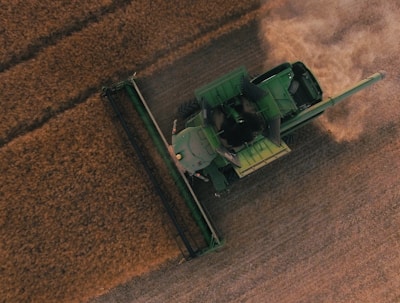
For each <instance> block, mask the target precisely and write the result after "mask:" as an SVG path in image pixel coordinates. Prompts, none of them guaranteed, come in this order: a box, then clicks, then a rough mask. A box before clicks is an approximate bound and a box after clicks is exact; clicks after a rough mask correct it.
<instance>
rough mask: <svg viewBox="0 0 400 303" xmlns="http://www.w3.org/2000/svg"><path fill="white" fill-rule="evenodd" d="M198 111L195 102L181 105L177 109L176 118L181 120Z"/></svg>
mask: <svg viewBox="0 0 400 303" xmlns="http://www.w3.org/2000/svg"><path fill="white" fill-rule="evenodd" d="M199 110H200V104H199V103H198V102H197V100H191V101H187V102H185V103H182V104H181V105H180V106H179V108H178V117H179V118H180V119H182V120H185V119H187V118H189V117H190V116H192V115H194V114H196V113H197V112H198V111H199Z"/></svg>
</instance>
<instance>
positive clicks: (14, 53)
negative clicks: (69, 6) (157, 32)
mask: <svg viewBox="0 0 400 303" xmlns="http://www.w3.org/2000/svg"><path fill="white" fill-rule="evenodd" d="M130 2H131V1H127V0H115V1H113V2H112V3H111V4H110V5H106V6H100V7H98V8H95V10H93V11H89V12H87V13H86V15H83V16H82V17H78V18H77V19H75V20H67V22H66V24H61V25H64V26H63V27H62V28H58V29H56V30H54V31H52V32H48V33H47V34H45V33H41V32H40V31H38V29H37V28H33V30H34V31H36V32H37V33H36V34H37V35H38V36H36V37H34V38H33V40H32V41H29V39H26V38H27V37H26V36H28V38H29V34H27V33H24V36H22V37H21V35H19V34H18V33H7V31H13V30H14V29H7V28H6V25H7V24H5V25H4V27H5V28H4V29H3V31H4V33H6V35H5V37H4V39H8V40H10V39H9V38H10V37H9V36H11V35H15V36H16V39H17V40H19V41H11V42H9V41H7V42H8V43H11V46H12V47H13V48H17V49H14V50H12V49H11V50H6V53H5V54H4V55H3V56H2V58H1V59H2V62H0V72H3V71H5V70H7V69H10V68H12V67H13V66H15V65H17V64H20V63H22V62H24V61H27V60H30V59H33V58H35V56H36V55H37V54H38V53H39V52H40V51H42V50H43V49H44V48H45V47H48V46H51V45H55V44H57V42H58V41H60V40H62V39H64V38H65V37H68V36H70V35H72V34H73V33H75V32H78V31H81V30H82V29H83V28H85V27H87V26H89V25H90V24H91V23H93V22H98V21H99V20H100V19H101V18H103V17H104V16H105V15H107V14H112V13H114V12H115V11H116V10H117V9H123V8H124V7H125V6H127V5H129V4H130ZM42 5H43V4H42ZM9 9H10V10H11V8H9ZM47 9H48V13H51V8H50V9H49V8H47ZM69 13H70V12H67V13H66V14H69ZM71 15H72V14H71ZM52 17H54V16H49V17H48V18H49V19H51V18H52ZM68 18H69V19H73V16H68ZM29 20H30V19H29ZM24 21H25V20H22V22H24ZM27 30H28V31H29V28H28V29H27ZM44 31H45V32H46V30H44ZM7 34H8V35H7ZM36 34H33V35H36ZM27 40H28V41H27ZM5 42H6V41H4V43H5Z"/></svg>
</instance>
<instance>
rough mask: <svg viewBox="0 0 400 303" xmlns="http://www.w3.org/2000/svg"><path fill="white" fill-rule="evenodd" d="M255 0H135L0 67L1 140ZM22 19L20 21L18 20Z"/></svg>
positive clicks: (249, 7)
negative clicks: (187, 0)
mask: <svg viewBox="0 0 400 303" xmlns="http://www.w3.org/2000/svg"><path fill="white" fill-rule="evenodd" d="M258 5H259V1H254V0H253V1H249V2H246V3H243V2H242V1H238V0H237V1H233V2H232V1H229V2H227V1H223V0H219V1H214V2H213V3H212V4H209V3H208V2H206V1H196V2H195V3H192V4H191V5H190V7H188V6H185V5H184V4H183V2H182V1H178V0H176V1H173V2H171V1H168V2H166V1H161V0H159V1H145V0H143V1H135V3H132V4H130V5H128V6H126V7H125V8H124V9H123V10H117V11H116V12H115V13H111V14H107V15H105V16H104V17H102V18H101V19H100V20H99V22H94V23H91V24H89V25H88V26H87V27H86V28H84V29H83V30H81V31H79V32H74V33H72V34H71V35H69V36H67V37H65V38H64V39H62V40H60V41H59V42H58V43H56V44H55V45H51V46H48V47H44V48H43V49H42V50H41V51H40V52H39V53H38V54H37V55H36V56H35V57H33V58H31V59H30V60H28V61H24V62H21V63H20V64H18V65H16V66H14V67H12V68H10V69H8V70H6V71H5V72H3V73H1V74H0V94H1V95H0V106H1V108H2V111H1V112H0V119H1V120H2V121H3V122H2V124H1V125H0V145H3V144H5V143H6V142H9V141H11V140H12V139H13V138H15V137H16V136H19V135H21V134H23V133H25V132H27V131H29V130H31V129H34V128H36V127H38V126H40V125H42V124H43V123H45V122H46V121H47V120H48V119H49V117H51V116H53V115H55V114H56V113H58V112H60V111H63V110H65V109H67V108H71V107H73V106H75V105H76V104H79V103H81V102H84V100H85V99H86V98H87V97H88V96H89V95H90V94H92V93H93V92H95V91H97V90H98V88H99V87H100V86H101V85H102V84H103V83H104V82H107V81H108V80H110V79H111V80H113V81H116V80H118V78H120V77H126V76H127V75H128V74H129V73H131V72H132V71H135V70H136V71H137V70H140V69H142V68H144V67H145V66H147V65H149V64H151V63H152V62H154V60H156V59H157V58H159V57H160V56H163V55H165V54H168V53H170V52H172V51H173V50H175V49H177V48H178V47H180V46H182V45H185V44H186V43H188V42H190V41H193V40H195V39H197V38H199V37H200V36H201V35H202V34H204V33H206V32H208V31H211V30H214V29H216V28H218V27H219V26H220V25H221V24H223V23H225V22H228V21H229V20H231V19H234V18H238V17H240V14H241V13H244V12H246V11H249V10H254V9H255V8H256V7H257V6H258ZM21 25H23V24H21Z"/></svg>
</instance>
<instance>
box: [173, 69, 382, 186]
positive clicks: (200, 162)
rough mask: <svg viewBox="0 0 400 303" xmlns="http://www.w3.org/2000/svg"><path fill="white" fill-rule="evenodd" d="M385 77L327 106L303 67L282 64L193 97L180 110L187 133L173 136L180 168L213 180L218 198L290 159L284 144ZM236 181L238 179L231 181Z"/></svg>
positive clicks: (235, 74) (227, 79) (238, 75)
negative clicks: (240, 181) (277, 162)
mask: <svg viewBox="0 0 400 303" xmlns="http://www.w3.org/2000/svg"><path fill="white" fill-rule="evenodd" d="M383 77H384V72H380V73H376V74H374V75H372V76H370V77H369V78H367V79H365V80H363V81H360V82H359V83H357V84H356V85H354V86H353V87H351V88H349V89H348V90H346V91H344V92H342V93H340V94H338V95H336V96H335V97H332V98H331V97H330V98H327V99H325V100H323V97H322V89H321V87H320V85H319V84H318V82H317V80H316V78H315V77H314V75H313V74H312V73H311V71H310V70H309V69H308V68H307V67H306V66H305V65H304V64H303V63H302V62H295V63H293V64H290V63H284V64H281V65H279V66H277V67H275V68H273V69H272V70H270V71H268V72H266V73H264V74H262V75H260V76H258V77H256V78H255V79H250V77H249V75H248V73H247V71H246V70H245V69H244V68H239V69H237V70H234V71H232V72H231V73H229V74H227V75H225V76H223V77H221V78H219V79H217V80H215V81H214V82H212V83H210V84H207V85H206V86H204V87H201V88H199V89H197V90H196V91H195V96H196V100H195V101H192V102H188V103H185V104H183V105H182V106H181V107H180V110H179V113H180V118H181V119H183V120H184V122H185V128H184V129H183V130H182V131H180V132H179V133H176V131H175V129H176V126H175V125H176V121H175V125H174V130H173V135H172V147H173V151H174V154H175V157H176V159H177V160H178V163H179V164H178V165H179V166H180V167H181V169H183V170H184V171H186V172H187V173H188V174H189V175H193V176H197V177H199V178H201V179H203V180H205V181H208V180H211V181H212V184H213V186H214V188H215V190H216V192H222V191H224V190H226V189H227V187H228V186H229V183H230V182H229V181H228V180H232V179H233V180H234V179H239V178H243V177H245V176H247V175H249V174H251V173H253V172H255V171H256V170H258V169H260V168H262V167H264V166H265V165H267V164H268V163H270V162H272V161H274V160H276V159H278V158H280V157H282V156H284V155H286V154H287V153H289V152H290V148H289V147H288V145H287V144H286V143H285V141H284V138H285V137H287V135H289V134H290V133H292V132H293V131H295V130H296V129H298V128H300V127H302V126H304V125H305V124H306V123H308V122H310V121H312V120H313V119H315V118H317V117H318V116H319V115H321V114H322V113H323V112H324V111H325V110H326V109H327V108H328V107H330V106H333V105H334V104H336V103H338V102H340V101H342V100H343V99H345V98H347V97H348V96H350V95H352V94H354V93H356V92H358V91H359V90H361V89H363V88H365V87H367V86H369V85H371V84H372V83H374V82H376V81H378V80H380V79H382V78H383ZM232 175H234V178H232Z"/></svg>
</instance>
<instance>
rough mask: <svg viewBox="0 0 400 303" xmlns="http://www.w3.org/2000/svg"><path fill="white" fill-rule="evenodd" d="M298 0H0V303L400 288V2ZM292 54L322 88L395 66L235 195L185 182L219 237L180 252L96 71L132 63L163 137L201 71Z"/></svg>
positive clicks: (321, 297)
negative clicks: (192, 252) (212, 244)
mask: <svg viewBox="0 0 400 303" xmlns="http://www.w3.org/2000/svg"><path fill="white" fill-rule="evenodd" d="M292 2H293V1H287V0H281V1H258V0H257V1H246V2H243V1H236V0H235V1H223V0H221V1H213V2H212V4H210V3H209V2H206V1H187V2H185V1H161V0H160V1H89V2H87V3H86V4H80V3H79V2H77V1H70V3H69V4H62V5H61V4H59V3H58V4H57V3H56V2H54V1H45V2H43V1H42V2H41V3H40V4H39V3H36V2H34V1H28V2H17V1H12V4H10V3H9V2H7V1H1V4H0V7H1V10H0V17H1V18H0V25H1V26H0V33H1V34H0V40H1V41H2V43H3V48H2V50H1V51H0V83H1V84H0V105H1V107H2V111H1V113H0V118H1V121H2V123H1V126H0V159H1V160H0V172H1V177H0V203H1V204H0V264H1V265H0V302H7V303H9V302H93V303H100V302H265V301H269V302H399V301H400V183H399V178H398V172H399V171H400V140H399V134H400V119H399V115H400V102H399V101H400V100H399V95H400V86H399V81H400V73H399V70H398V67H399V66H400V58H399V55H398V48H399V45H398V41H400V34H399V33H400V21H399V19H398V16H399V13H400V6H399V4H398V2H397V1H396V0H389V1H386V2H384V3H383V2H381V1H353V0H347V1H341V2H340V3H333V4H332V3H331V2H329V1H317V0H307V1H303V2H298V3H297V4H295V3H292ZM150 3H151V4H150ZM286 60H289V61H293V60H302V61H304V62H305V63H306V64H307V65H308V66H310V67H311V69H312V70H313V71H314V73H315V74H316V76H317V78H319V80H320V82H321V85H322V87H323V89H324V90H325V93H326V96H328V95H332V94H334V93H335V92H338V91H340V90H341V89H343V88H345V87H346V86H348V85H351V84H352V83H355V82H357V81H358V80H360V79H361V78H363V77H366V76H368V75H369V74H371V73H373V72H376V71H379V70H381V69H383V70H386V72H387V76H386V79H385V80H384V81H382V82H380V83H378V84H376V85H374V86H373V87H371V88H369V89H367V90H365V91H363V92H362V93H359V94H357V95H356V96H354V97H352V98H350V100H348V101H347V102H345V103H343V104H340V105H338V106H337V107H335V108H334V109H331V110H328V111H327V112H326V113H325V115H324V116H323V117H321V118H319V119H318V120H317V121H316V122H315V123H313V124H312V125H310V126H307V127H305V128H303V129H302V130H300V131H299V132H298V133H297V134H296V135H295V137H294V143H293V144H292V147H293V152H292V153H291V154H290V155H288V156H287V157H285V158H283V159H281V160H279V161H276V162H274V163H272V164H271V165H270V166H269V167H268V168H266V169H263V170H261V171H258V172H257V173H255V174H254V175H252V176H250V177H249V178H246V179H244V180H243V181H242V182H241V183H236V184H234V185H233V187H232V190H231V193H230V194H227V195H225V196H223V197H222V198H220V199H217V198H215V197H214V196H213V195H212V192H211V191H210V189H209V188H205V189H204V187H203V184H201V183H199V182H197V183H195V184H194V185H195V187H196V189H198V190H200V189H204V191H201V192H198V194H199V196H200V197H201V199H202V200H203V201H204V203H205V204H206V205H207V207H208V209H209V211H210V213H211V215H212V217H213V219H214V220H215V221H216V222H217V226H218V227H219V228H220V230H221V231H222V234H223V236H224V238H225V241H226V244H225V246H224V247H223V248H221V249H219V251H217V252H214V253H210V254H207V255H204V256H202V257H201V258H198V259H195V260H192V261H190V262H183V263H182V262H180V261H181V260H182V257H181V255H180V251H179V249H178V246H177V244H176V242H175V240H174V235H173V234H171V230H170V229H169V222H168V218H167V217H166V214H165V212H164V211H163V209H162V206H161V204H160V203H159V201H158V198H157V197H156V196H155V194H154V192H153V190H152V188H151V187H150V185H149V182H148V180H147V179H146V177H145V175H144V173H143V169H142V167H141V165H140V163H139V161H138V160H137V158H136V156H135V154H134V153H133V152H132V151H131V149H130V147H129V146H128V145H127V144H126V140H125V137H124V136H123V134H122V132H121V130H120V129H119V126H118V124H117V122H116V120H115V117H114V115H113V114H112V113H111V111H110V108H109V106H108V105H107V104H106V103H105V102H104V101H103V100H102V99H101V98H100V96H99V92H100V90H101V87H102V85H104V84H109V83H111V82H113V81H117V80H119V79H121V78H125V77H127V76H128V75H129V74H131V73H132V72H133V71H137V72H138V76H139V80H140V84H141V87H142V90H143V94H144V96H145V97H146V99H147V100H148V102H149V104H150V107H151V108H152V110H153V113H154V115H155V117H156V118H157V120H158V121H159V123H160V126H161V128H162V130H163V131H164V132H165V134H166V136H167V137H168V134H169V132H170V128H171V122H172V117H173V114H174V111H175V109H176V107H177V106H178V105H179V104H180V103H181V102H183V101H185V100H187V99H189V98H192V92H193V89H195V88H196V87H197V86H199V85H201V84H204V83H205V82H207V81H209V80H212V79H213V78H215V77H216V76H219V75H221V74H223V73H225V72H227V71H229V70H230V69H232V68H235V67H237V66H238V65H245V66H246V67H247V68H248V69H249V71H250V73H252V74H257V73H260V72H262V71H264V70H265V69H266V68H270V67H272V66H273V65H275V64H278V63H281V62H282V61H286ZM132 115H133V113H132ZM138 128H139V129H140V128H141V126H140V125H138ZM140 134H141V135H140V136H141V139H142V142H143V145H145V146H146V148H148V146H149V145H150V143H149V140H148V138H147V137H146V134H145V133H142V132H140ZM149 153H150V154H152V161H154V162H155V163H160V162H158V161H159V159H157V155H156V154H155V153H154V152H153V153H151V151H149ZM161 174H165V172H162V173H161ZM166 184H168V183H166ZM170 194H171V195H174V193H173V191H172V192H170Z"/></svg>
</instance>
